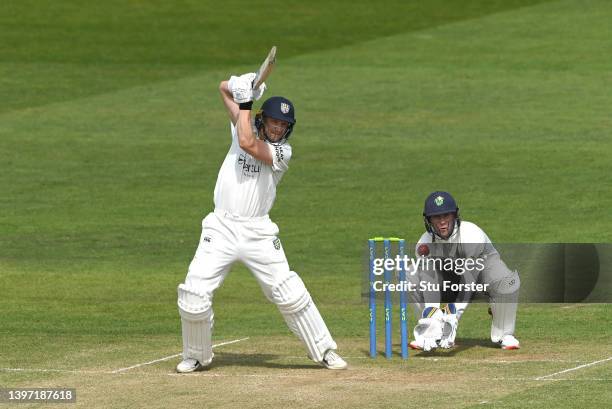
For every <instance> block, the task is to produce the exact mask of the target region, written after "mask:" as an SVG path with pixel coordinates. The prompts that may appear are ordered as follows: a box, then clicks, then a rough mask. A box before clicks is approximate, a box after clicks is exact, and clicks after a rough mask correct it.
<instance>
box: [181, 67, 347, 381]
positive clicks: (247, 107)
mask: <svg viewBox="0 0 612 409" xmlns="http://www.w3.org/2000/svg"><path fill="white" fill-rule="evenodd" d="M255 75H256V74H255V73H248V74H244V75H242V76H240V77H236V76H232V77H231V78H230V79H229V81H222V82H221V84H220V85H219V91H220V93H221V99H222V101H223V104H224V106H225V109H226V110H227V114H228V115H229V119H230V130H231V138H232V139H231V145H230V148H229V152H228V153H227V155H226V157H225V160H224V161H223V164H222V165H221V169H220V170H219V174H218V176H217V183H216V186H215V193H214V204H215V208H214V211H213V212H211V213H209V214H208V215H207V216H206V217H205V218H204V220H203V221H202V235H201V238H200V242H199V245H198V248H197V250H196V253H195V256H194V258H193V261H192V262H191V264H190V265H189V270H188V272H187V277H186V278H185V282H184V283H183V284H180V285H179V286H178V309H179V314H180V317H181V324H182V336H183V360H182V362H180V363H179V364H178V365H177V367H176V370H177V372H179V373H185V372H193V371H196V370H201V369H203V368H205V367H207V366H209V365H210V364H211V362H212V360H213V356H214V354H213V351H212V340H211V336H212V328H213V309H212V302H213V294H214V292H215V290H216V289H217V288H219V286H220V285H221V283H223V280H224V279H225V277H226V276H227V274H228V272H229V270H230V267H231V266H232V264H233V263H234V262H236V261H240V262H242V263H244V264H245V265H246V266H247V267H248V269H249V270H250V271H251V272H252V273H253V275H254V276H255V279H256V280H257V282H258V283H259V285H260V286H261V289H262V290H263V292H264V294H265V296H266V298H267V299H268V300H270V301H271V302H273V303H274V304H276V306H277V307H278V309H279V310H280V313H281V314H282V315H283V317H284V319H285V321H286V323H287V325H288V326H289V328H290V329H291V331H292V332H294V333H295V334H296V335H297V336H298V337H299V338H300V340H301V341H302V342H303V343H304V344H305V346H306V349H307V351H308V355H309V357H310V358H311V359H312V360H314V361H315V362H318V363H320V364H321V365H323V366H325V367H326V368H329V369H345V368H346V367H347V364H346V362H345V361H344V360H343V359H342V358H341V357H340V356H339V355H338V354H337V353H336V352H335V350H336V349H337V346H336V343H335V342H334V340H333V338H332V336H331V334H330V332H329V330H328V329H327V326H326V325H325V322H324V321H323V318H322V317H321V314H320V313H319V310H318V309H317V307H316V306H315V304H314V302H313V300H312V298H311V297H310V294H309V293H308V290H307V289H306V286H305V285H304V282H303V281H302V280H301V279H300V277H299V276H298V275H297V273H295V272H294V271H291V270H290V268H289V265H288V263H287V258H286V257H285V252H284V251H283V247H282V245H281V241H280V239H279V238H278V226H277V225H276V224H275V223H274V222H272V220H270V217H269V216H268V213H269V212H270V209H271V208H272V205H273V204H274V199H275V197H276V186H277V185H278V183H279V182H280V180H281V178H282V177H283V175H284V173H285V172H286V171H287V169H288V167H289V166H288V165H289V160H290V159H291V145H289V142H288V139H289V137H290V136H291V133H292V131H293V128H294V125H295V122H296V120H295V108H294V106H293V104H292V103H291V102H290V101H289V100H288V99H286V98H283V97H272V98H269V99H268V100H266V101H265V102H264V103H263V105H262V107H261V110H260V111H259V112H258V113H257V114H256V115H255V118H254V121H253V118H252V116H251V110H252V107H253V101H254V100H259V98H261V96H262V95H263V93H264V91H265V88H266V86H265V84H261V85H260V86H259V87H258V88H257V89H253V88H252V87H253V80H254V78H255Z"/></svg>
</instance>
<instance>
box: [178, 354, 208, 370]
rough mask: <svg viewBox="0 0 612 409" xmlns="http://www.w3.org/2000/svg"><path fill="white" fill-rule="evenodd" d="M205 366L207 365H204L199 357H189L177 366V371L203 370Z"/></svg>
mask: <svg viewBox="0 0 612 409" xmlns="http://www.w3.org/2000/svg"><path fill="white" fill-rule="evenodd" d="M204 368H205V366H204V365H202V364H201V363H200V362H199V361H198V360H197V359H193V358H187V359H183V360H182V361H181V362H180V363H179V364H178V365H177V366H176V372H178V373H189V372H195V371H201V370H202V369H204Z"/></svg>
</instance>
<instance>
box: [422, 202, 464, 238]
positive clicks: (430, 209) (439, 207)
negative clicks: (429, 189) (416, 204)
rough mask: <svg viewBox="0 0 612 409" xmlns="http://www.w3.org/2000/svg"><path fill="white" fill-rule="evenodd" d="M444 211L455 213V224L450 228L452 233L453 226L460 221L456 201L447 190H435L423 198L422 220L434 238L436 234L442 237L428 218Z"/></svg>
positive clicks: (456, 225) (457, 224)
mask: <svg viewBox="0 0 612 409" xmlns="http://www.w3.org/2000/svg"><path fill="white" fill-rule="evenodd" d="M445 213H455V225H454V226H453V227H452V229H450V231H451V234H452V233H453V232H454V231H455V228H458V227H459V225H460V223H461V219H460V217H459V207H457V202H455V199H454V198H453V197H452V196H451V194H450V193H448V192H442V191H436V192H433V193H430V194H429V196H427V199H425V206H423V221H424V223H425V229H426V230H427V231H428V232H429V233H431V234H432V235H433V236H434V238H435V237H436V236H437V237H439V238H441V239H442V237H440V236H439V235H438V233H437V232H436V230H435V229H434V227H433V225H432V224H431V219H430V218H431V216H435V215H439V214H445Z"/></svg>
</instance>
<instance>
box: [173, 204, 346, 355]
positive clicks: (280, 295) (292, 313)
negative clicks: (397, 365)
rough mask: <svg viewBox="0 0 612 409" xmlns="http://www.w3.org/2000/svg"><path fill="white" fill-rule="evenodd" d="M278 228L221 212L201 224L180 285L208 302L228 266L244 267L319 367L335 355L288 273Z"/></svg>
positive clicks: (314, 311)
mask: <svg viewBox="0 0 612 409" xmlns="http://www.w3.org/2000/svg"><path fill="white" fill-rule="evenodd" d="M277 235H278V226H277V225H276V224H275V223H274V222H272V220H270V217H269V216H267V215H266V216H263V217H251V218H244V217H239V216H233V215H231V214H229V213H226V212H224V211H221V210H215V211H214V212H212V213H209V214H208V215H207V216H206V217H205V218H204V220H202V235H201V237H200V243H199V245H198V249H197V250H196V253H195V256H194V258H193V260H192V262H191V264H190V265H189V272H188V273H187V277H186V279H185V285H187V286H189V287H191V288H193V289H195V290H196V291H197V292H198V293H201V294H203V295H204V296H205V297H207V298H208V299H210V300H211V302H212V298H213V293H214V291H215V290H216V289H217V288H219V286H220V285H221V284H222V283H223V280H224V279H225V277H226V276H227V273H228V272H229V270H230V268H231V266H232V264H233V263H234V262H236V261H240V262H242V263H244V264H245V265H246V266H247V268H248V269H249V270H250V271H251V272H252V273H253V275H254V276H255V279H256V280H257V282H258V283H259V285H260V287H261V288H262V290H263V292H264V294H265V296H266V298H268V299H269V300H270V301H272V302H273V303H275V304H276V305H277V306H278V308H279V310H280V312H281V313H282V315H283V317H284V319H285V321H286V322H287V325H288V326H289V328H290V329H291V330H292V331H293V332H294V333H295V334H296V335H297V336H298V337H299V338H300V339H301V340H302V342H304V343H305V345H306V347H307V350H308V355H309V356H310V358H312V359H313V360H314V361H317V362H321V361H322V360H323V357H324V354H325V352H326V351H327V350H329V349H336V348H337V346H336V343H335V342H334V340H333V339H332V337H331V334H330V333H329V330H328V329H327V326H326V325H325V322H324V321H323V318H322V317H321V314H320V313H319V311H318V309H317V307H316V306H315V304H314V302H313V301H312V299H311V297H310V294H309V293H308V291H307V290H306V287H305V286H304V283H303V282H302V280H301V279H300V278H299V276H298V275H297V274H296V273H295V272H293V271H291V270H290V269H289V264H288V263H287V258H286V256H285V252H284V251H283V247H282V245H281V242H280V239H278V236H277Z"/></svg>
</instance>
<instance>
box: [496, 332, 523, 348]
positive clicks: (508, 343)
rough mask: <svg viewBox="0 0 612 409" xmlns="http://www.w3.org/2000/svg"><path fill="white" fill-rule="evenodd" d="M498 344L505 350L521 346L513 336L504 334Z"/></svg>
mask: <svg viewBox="0 0 612 409" xmlns="http://www.w3.org/2000/svg"><path fill="white" fill-rule="evenodd" d="M499 344H500V345H501V348H502V349H505V350H509V349H519V348H520V347H521V344H520V343H519V340H518V339H516V338H514V336H513V335H504V337H503V338H502V339H501V341H499Z"/></svg>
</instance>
